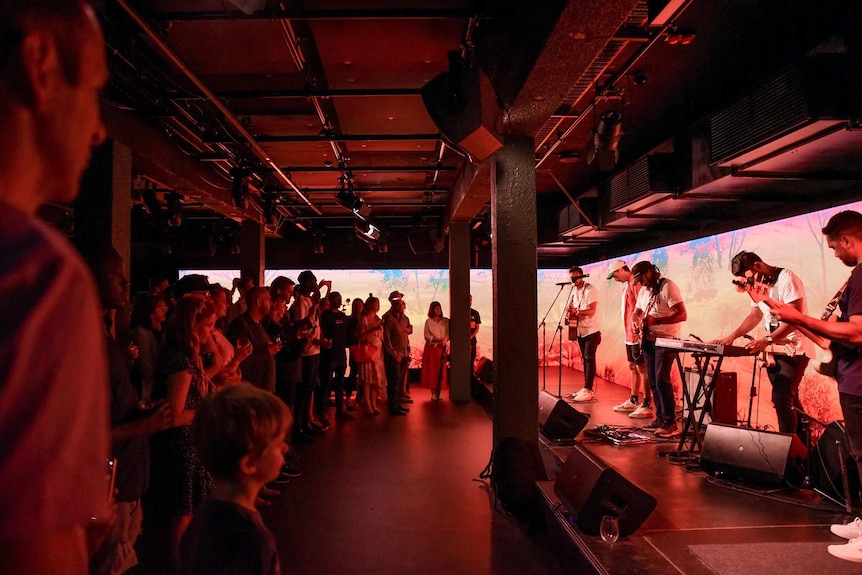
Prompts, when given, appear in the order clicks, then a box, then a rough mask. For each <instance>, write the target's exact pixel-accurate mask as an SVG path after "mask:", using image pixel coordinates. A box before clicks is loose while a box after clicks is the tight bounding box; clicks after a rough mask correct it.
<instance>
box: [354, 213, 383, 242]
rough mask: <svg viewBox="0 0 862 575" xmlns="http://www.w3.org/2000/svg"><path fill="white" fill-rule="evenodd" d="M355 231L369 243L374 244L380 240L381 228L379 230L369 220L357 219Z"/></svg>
mask: <svg viewBox="0 0 862 575" xmlns="http://www.w3.org/2000/svg"><path fill="white" fill-rule="evenodd" d="M354 231H355V232H356V235H357V236H359V238H360V239H363V240H365V241H366V242H369V243H374V242H376V241H377V240H379V239H380V234H381V231H380V228H378V227H377V226H375V225H374V224H372V223H371V222H369V221H368V220H364V219H361V218H357V219H356V223H355V227H354Z"/></svg>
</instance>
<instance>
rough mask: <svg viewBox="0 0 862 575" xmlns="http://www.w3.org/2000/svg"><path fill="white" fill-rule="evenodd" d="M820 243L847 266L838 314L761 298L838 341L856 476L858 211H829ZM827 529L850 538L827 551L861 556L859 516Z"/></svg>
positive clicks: (861, 452) (861, 375) (859, 448)
mask: <svg viewBox="0 0 862 575" xmlns="http://www.w3.org/2000/svg"><path fill="white" fill-rule="evenodd" d="M822 231H823V235H824V236H826V245H828V246H829V249H831V250H832V252H833V253H834V255H835V257H836V258H838V259H839V260H841V262H842V263H843V264H844V265H846V266H849V267H852V268H853V271H852V272H851V273H850V279H849V280H848V281H847V287H846V288H845V289H844V292H843V294H842V295H841V299H840V300H839V302H838V309H840V310H841V317H840V318H838V321H827V320H823V319H815V318H813V317H810V316H807V315H805V314H804V313H802V312H801V311H800V310H798V309H796V308H795V307H794V306H792V305H788V304H785V303H781V302H779V301H775V300H774V299H772V298H769V297H767V298H765V299H764V301H765V302H766V304H767V305H768V306H769V308H770V309H771V310H772V315H773V316H774V317H775V318H776V319H778V320H780V321H781V322H783V323H787V324H790V325H794V326H798V327H799V328H801V329H804V330H806V331H807V332H811V334H812V335H814V336H819V337H823V338H827V339H829V340H831V341H832V342H835V343H839V344H842V347H841V348H840V352H839V356H838V367H837V371H836V374H835V378H836V379H837V380H838V397H839V401H840V403H841V412H842V414H843V415H844V426H845V430H846V432H847V439H848V441H849V443H850V451H851V455H852V456H853V460H854V461H855V462H856V467H857V470H858V472H859V475H860V477H862V358H860V355H859V348H860V346H862V266H859V264H860V263H862V214H860V213H859V212H854V211H843V212H839V213H837V214H835V215H834V216H832V217H831V218H830V219H829V221H828V222H827V223H826V227H824V228H823V230H822ZM832 532H833V533H834V534H836V535H838V536H840V537H844V538H846V539H851V541H850V542H849V543H847V544H846V545H830V546H829V547H828V551H829V553H830V554H832V555H834V556H836V557H840V558H841V559H846V560H848V561H855V562H862V520H860V519H859V518H856V520H855V521H853V522H852V523H850V524H848V525H840V524H836V525H833V526H832Z"/></svg>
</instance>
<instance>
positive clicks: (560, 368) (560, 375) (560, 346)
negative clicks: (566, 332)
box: [545, 283, 575, 398]
mask: <svg viewBox="0 0 862 575" xmlns="http://www.w3.org/2000/svg"><path fill="white" fill-rule="evenodd" d="M564 287H566V286H564V285H561V286H560V291H559V292H558V293H557V297H559V296H560V294H561V293H562V292H563V288H564ZM574 289H575V284H574V283H572V284H570V287H569V295H568V296H566V305H565V306H564V307H563V312H562V313H561V314H560V319H558V320H557V329H556V331H555V333H554V338H557V337H559V338H560V340H559V342H558V343H557V349H558V350H559V356H558V362H557V397H559V398H562V397H563V318H565V317H566V308H567V307H568V306H569V301H570V300H571V299H572V291H574ZM556 301H557V298H554V302H556ZM552 307H553V304H552ZM548 311H549V312H550V310H548ZM553 347H554V340H553V339H552V340H551V345H549V346H548V351H547V352H545V355H546V356H547V354H548V352H550V351H551V349H552V348H553Z"/></svg>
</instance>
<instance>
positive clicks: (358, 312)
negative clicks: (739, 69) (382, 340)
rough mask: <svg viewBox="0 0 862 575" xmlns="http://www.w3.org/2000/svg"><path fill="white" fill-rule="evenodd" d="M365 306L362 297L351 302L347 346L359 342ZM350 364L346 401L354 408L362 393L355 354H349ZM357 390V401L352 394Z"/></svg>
mask: <svg viewBox="0 0 862 575" xmlns="http://www.w3.org/2000/svg"><path fill="white" fill-rule="evenodd" d="M364 306H365V302H363V301H362V299H361V298H358V297H357V298H353V303H351V304H350V315H349V316H347V347H348V348H349V347H350V346H352V345H356V344H358V343H359V336H358V335H357V332H356V330H357V328H358V327H359V318H360V317H362V308H363V307H364ZM348 355H349V357H348V362H349V363H348V365H349V366H350V374H349V375H348V376H347V379H345V380H344V401H345V405H346V406H347V409H349V410H353V409H356V401H359V397H360V393H359V386H358V385H357V383H356V376H357V372H358V371H359V364H358V363H356V359H355V358H354V357H353V354H348ZM354 391H356V392H357V394H356V401H354V400H353V399H351V395H352V394H353V392H354Z"/></svg>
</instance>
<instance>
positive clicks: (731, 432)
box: [700, 423, 807, 486]
mask: <svg viewBox="0 0 862 575" xmlns="http://www.w3.org/2000/svg"><path fill="white" fill-rule="evenodd" d="M806 455H807V454H806V450H805V446H804V445H803V444H802V441H801V440H800V439H799V437H798V436H797V435H796V434H794V433H775V432H772V431H760V430H758V429H749V428H745V427H734V426H732V425H723V424H720V423H711V424H709V425H708V426H707V427H706V435H705V436H704V438H703V450H702V451H701V454H700V464H701V467H703V469H704V470H705V471H706V472H707V473H710V474H713V475H715V476H716V477H724V478H729V479H739V480H742V481H746V482H749V483H755V484H758V485H774V486H779V485H787V484H789V485H791V486H799V485H801V484H802V480H803V478H804V476H805V458H806Z"/></svg>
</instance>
